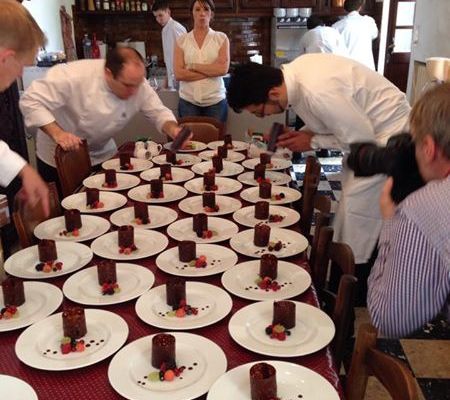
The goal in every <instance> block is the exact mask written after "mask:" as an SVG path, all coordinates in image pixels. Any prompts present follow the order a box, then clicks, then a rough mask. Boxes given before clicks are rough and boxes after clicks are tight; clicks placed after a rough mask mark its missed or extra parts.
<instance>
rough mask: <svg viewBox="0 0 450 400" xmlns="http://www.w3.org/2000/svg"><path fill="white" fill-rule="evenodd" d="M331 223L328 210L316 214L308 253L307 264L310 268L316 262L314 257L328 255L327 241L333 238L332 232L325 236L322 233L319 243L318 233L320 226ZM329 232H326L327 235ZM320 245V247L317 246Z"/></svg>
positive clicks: (329, 241)
mask: <svg viewBox="0 0 450 400" xmlns="http://www.w3.org/2000/svg"><path fill="white" fill-rule="evenodd" d="M330 223H331V214H330V213H328V212H319V213H318V214H317V215H316V224H315V227H314V235H313V237H312V240H311V251H310V253H309V265H311V268H312V267H313V266H314V265H315V263H316V257H328V255H327V252H328V248H329V243H331V240H332V238H333V232H331V236H330V237H327V236H326V235H322V241H321V243H320V244H319V233H320V230H321V229H322V228H324V227H325V226H329V225H330ZM329 235H330V234H328V236H329ZM319 247H320V248H319Z"/></svg>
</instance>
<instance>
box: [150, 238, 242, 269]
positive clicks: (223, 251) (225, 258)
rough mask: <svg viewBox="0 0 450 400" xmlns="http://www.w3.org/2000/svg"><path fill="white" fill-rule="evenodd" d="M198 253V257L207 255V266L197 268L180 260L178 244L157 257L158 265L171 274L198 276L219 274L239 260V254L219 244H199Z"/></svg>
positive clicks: (197, 246)
mask: <svg viewBox="0 0 450 400" xmlns="http://www.w3.org/2000/svg"><path fill="white" fill-rule="evenodd" d="M196 253H197V257H199V256H205V257H206V262H207V265H206V267H204V268H196V267H195V266H191V265H190V264H189V263H186V262H182V261H180V258H179V256H178V246H175V247H172V248H170V249H168V250H166V251H164V252H162V253H161V254H160V255H159V256H158V257H157V258H156V266H157V267H158V268H159V269H160V270H162V271H164V272H167V273H168V274H171V275H178V276H194V277H197V276H209V275H215V274H219V273H221V272H223V271H226V270H228V269H230V268H232V267H233V265H235V264H236V263H237V261H238V257H237V254H236V253H235V252H234V251H233V250H231V249H229V248H227V247H224V246H219V245H217V244H197V245H196Z"/></svg>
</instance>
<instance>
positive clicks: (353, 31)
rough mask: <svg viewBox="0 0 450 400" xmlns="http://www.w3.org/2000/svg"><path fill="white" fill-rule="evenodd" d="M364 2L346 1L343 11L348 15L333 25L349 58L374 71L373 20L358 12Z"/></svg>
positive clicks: (359, 0)
mask: <svg viewBox="0 0 450 400" xmlns="http://www.w3.org/2000/svg"><path fill="white" fill-rule="evenodd" d="M363 4H364V0H346V1H345V3H344V8H345V10H346V11H347V12H348V13H349V14H348V15H347V16H345V17H344V18H342V19H341V20H340V21H338V22H336V23H335V24H334V25H333V28H335V29H336V30H338V31H339V32H340V33H341V35H342V37H343V39H344V43H345V45H346V46H347V49H348V52H349V57H350V58H353V59H354V60H356V61H358V62H360V63H361V64H364V65H365V66H366V67H368V68H370V69H373V70H375V62H374V59H373V52H372V41H373V40H374V39H376V38H377V36H378V28H377V24H376V23H375V20H374V19H373V18H372V17H369V16H368V15H361V14H360V13H359V12H360V11H361V8H362V6H363Z"/></svg>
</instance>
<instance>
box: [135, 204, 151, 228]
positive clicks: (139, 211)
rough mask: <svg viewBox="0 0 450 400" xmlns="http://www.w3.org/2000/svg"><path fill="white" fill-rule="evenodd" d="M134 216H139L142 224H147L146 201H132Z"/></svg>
mask: <svg viewBox="0 0 450 400" xmlns="http://www.w3.org/2000/svg"><path fill="white" fill-rule="evenodd" d="M133 207H134V218H139V219H140V220H141V222H142V223H143V224H148V223H149V222H150V218H149V217H148V206H147V204H146V203H142V202H141V201H136V202H135V203H134V206H133Z"/></svg>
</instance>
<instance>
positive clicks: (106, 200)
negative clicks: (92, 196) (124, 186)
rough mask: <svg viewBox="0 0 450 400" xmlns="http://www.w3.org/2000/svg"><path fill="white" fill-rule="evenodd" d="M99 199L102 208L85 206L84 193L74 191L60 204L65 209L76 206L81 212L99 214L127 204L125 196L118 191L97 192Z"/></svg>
mask: <svg viewBox="0 0 450 400" xmlns="http://www.w3.org/2000/svg"><path fill="white" fill-rule="evenodd" d="M98 198H99V201H100V202H102V203H103V205H104V206H103V207H102V208H87V207H86V193H85V192H82V193H75V194H71V195H70V196H67V197H66V198H65V199H63V201H62V202H61V205H62V206H63V207H64V208H65V209H66V210H70V209H72V208H76V209H77V210H80V212H81V213H83V214H100V213H103V212H106V211H112V210H115V209H116V208H120V207H122V206H124V205H125V204H127V201H128V200H127V198H126V197H125V196H124V195H123V194H120V193H114V192H102V191H100V193H99V197H98Z"/></svg>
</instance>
